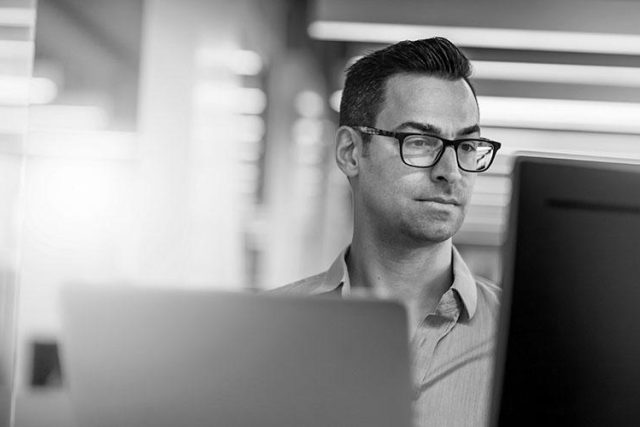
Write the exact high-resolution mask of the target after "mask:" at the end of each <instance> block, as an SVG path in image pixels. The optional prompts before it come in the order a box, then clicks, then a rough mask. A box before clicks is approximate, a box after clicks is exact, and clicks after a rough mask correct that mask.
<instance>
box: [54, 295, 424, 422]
mask: <svg viewBox="0 0 640 427" xmlns="http://www.w3.org/2000/svg"><path fill="white" fill-rule="evenodd" d="M61 302H62V313H63V334H62V337H61V357H62V359H61V362H62V370H63V375H64V377H65V381H66V386H67V387H68V390H69V394H70V398H71V401H72V405H73V411H74V414H75V417H76V422H77V425H78V426H82V427H107V426H108V427H114V426H119V427H134V426H135V427H144V426H149V427H152V426H153V427H163V426H166V427H169V426H171V427H175V426H189V427H201V426H202V427H204V426H224V427H236V426H237V427H251V426H261V427H272V426H273V427H276V426H278V427H282V426H306V427H320V426H323V427H326V426H332V427H335V426H345V427H346V426H349V427H357V426H363V427H364V426H367V427H377V426H380V427H383V426H384V427H388V426H397V427H402V426H407V427H408V426H410V425H411V418H412V417H411V381H410V373H409V366H410V364H409V351H408V338H407V327H406V318H405V311H404V308H403V307H402V306H401V305H400V304H397V303H394V302H388V301H362V300H357V301H356V300H341V299H335V298H323V297H291V296H274V295H268V294H248V293H246V294H244V293H230V292H213V291H204V290H202V291H197V290H188V291H187V290H175V289H173V290H172V289H149V288H134V287H124V286H115V287H95V286H73V287H67V288H65V289H64V290H63V292H62V295H61Z"/></svg>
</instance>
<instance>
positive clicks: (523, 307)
mask: <svg viewBox="0 0 640 427" xmlns="http://www.w3.org/2000/svg"><path fill="white" fill-rule="evenodd" d="M504 266H505V270H504V275H503V277H504V280H503V309H502V312H501V319H500V327H499V339H498V347H497V350H498V351H497V358H496V375H495V379H496V383H495V387H494V398H493V410H492V413H493V416H492V418H493V421H492V425H493V426H512V425H517V426H525V427H526V426H541V425H544V426H552V425H558V426H567V425H577V426H586V425H589V426H637V425H640V367H639V363H640V345H639V344H638V342H639V340H640V165H637V164H636V165H631V164H620V163H607V162H601V161H591V160H575V159H573V160H572V159H548V158H540V157H532V156H528V157H521V158H518V159H517V161H516V163H515V169H514V177H513V193H512V200H511V216H510V219H509V230H508V238H507V242H506V245H505V259H504Z"/></svg>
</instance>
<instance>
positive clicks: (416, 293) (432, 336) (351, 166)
mask: <svg viewBox="0 0 640 427" xmlns="http://www.w3.org/2000/svg"><path fill="white" fill-rule="evenodd" d="M469 76H470V64H469V61H468V60H467V58H466V57H465V56H464V55H463V54H462V53H461V52H460V51H459V50H458V49H457V48H456V47H455V46H454V45H453V44H452V43H451V42H449V41H448V40H446V39H443V38H432V39H426V40H418V41H413V42H411V41H406V42H401V43H398V44H395V45H392V46H390V47H387V48H385V49H382V50H379V51H376V52H373V53H371V54H369V55H367V56H365V57H363V58H361V59H360V60H359V61H358V62H356V63H355V64H354V65H352V66H351V67H350V68H349V70H348V71H347V78H346V81H345V87H344V91H343V95H342V102H341V106H340V127H339V129H338V130H337V133H336V160H337V164H338V167H339V168H340V170H341V171H342V172H343V173H344V174H345V175H346V176H347V178H348V180H349V182H350V185H351V188H352V193H353V205H354V231H353V239H352V242H351V245H350V246H349V247H348V248H347V249H346V250H345V251H344V252H343V253H342V254H340V256H339V257H338V258H337V259H336V261H335V262H334V263H333V265H332V266H331V267H330V268H329V270H328V271H327V272H325V273H322V274H319V275H316V276H313V277H310V278H307V279H304V280H301V281H299V282H296V283H293V284H290V285H288V286H285V287H283V288H280V289H279V290H278V292H284V293H303V294H322V293H338V294H339V295H342V296H343V297H346V296H349V295H351V294H355V293H358V294H362V293H363V292H367V293H372V294H374V295H378V296H382V297H388V298H395V299H398V300H400V301H402V302H403V303H404V304H405V306H406V308H407V313H408V320H409V327H410V333H411V335H410V336H411V345H412V351H413V361H414V366H413V375H414V382H415V384H414V385H415V401H414V409H415V417H416V424H417V425H420V426H423V425H432V426H439V427H441V426H478V425H483V424H484V423H485V422H486V421H487V417H488V412H489V396H490V386H491V372H492V354H493V340H494V334H495V327H496V321H497V315H498V299H499V290H498V288H497V287H495V286H494V285H491V284H489V283H487V282H485V281H481V280H476V279H474V278H473V276H472V275H471V273H470V271H469V269H468V268H467V266H466V265H465V263H464V261H463V259H462V258H461V256H460V254H459V253H458V252H457V250H456V249H455V248H454V247H453V245H452V242H451V238H452V236H453V235H454V234H455V233H456V232H457V231H458V230H459V228H460V226H461V224H462V222H463V219H464V216H465V212H466V209H467V205H468V203H469V199H470V197H471V193H472V190H473V186H474V183H475V180H476V176H477V173H478V172H483V171H485V170H487V169H488V168H489V166H490V165H491V162H492V161H493V158H494V156H495V153H496V151H497V150H498V148H499V147H500V144H499V143H497V142H494V141H489V140H486V139H483V138H481V137H480V128H479V126H478V116H479V112H478V104H477V101H476V98H475V93H474V91H473V89H472V87H471V85H470V83H469V81H468V78H469Z"/></svg>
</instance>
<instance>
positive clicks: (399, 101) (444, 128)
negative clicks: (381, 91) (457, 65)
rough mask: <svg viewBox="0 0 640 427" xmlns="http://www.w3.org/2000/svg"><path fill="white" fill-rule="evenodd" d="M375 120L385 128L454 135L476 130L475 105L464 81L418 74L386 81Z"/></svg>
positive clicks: (476, 112)
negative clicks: (380, 105)
mask: <svg viewBox="0 0 640 427" xmlns="http://www.w3.org/2000/svg"><path fill="white" fill-rule="evenodd" d="M378 119H379V120H378V121H379V122H380V121H382V122H384V125H386V126H387V128H388V130H391V128H390V127H393V128H394V129H393V130H402V129H401V128H404V129H407V130H408V128H411V129H413V130H418V131H422V132H429V133H455V134H470V133H473V131H478V130H479V129H478V120H479V112H478V106H477V103H476V100H475V96H474V94H473V91H472V90H471V87H470V86H469V84H468V83H467V82H466V81H465V80H463V79H459V80H446V79H442V78H439V77H435V76H430V75H422V74H398V75H394V76H393V77H391V78H390V79H389V80H388V81H387V86H386V93H385V99H384V102H383V108H382V109H381V111H380V114H379V115H378ZM380 119H381V120H380ZM379 124H381V123H379Z"/></svg>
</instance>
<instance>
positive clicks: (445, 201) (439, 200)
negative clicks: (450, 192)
mask: <svg viewBox="0 0 640 427" xmlns="http://www.w3.org/2000/svg"><path fill="white" fill-rule="evenodd" d="M416 200H417V201H418V202H433V203H440V204H443V205H454V206H457V205H458V204H459V203H458V201H457V200H456V199H453V198H450V197H427V198H417V199H416Z"/></svg>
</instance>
